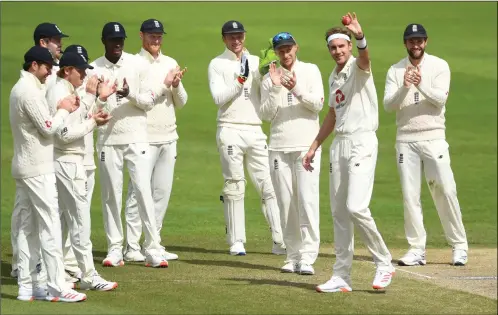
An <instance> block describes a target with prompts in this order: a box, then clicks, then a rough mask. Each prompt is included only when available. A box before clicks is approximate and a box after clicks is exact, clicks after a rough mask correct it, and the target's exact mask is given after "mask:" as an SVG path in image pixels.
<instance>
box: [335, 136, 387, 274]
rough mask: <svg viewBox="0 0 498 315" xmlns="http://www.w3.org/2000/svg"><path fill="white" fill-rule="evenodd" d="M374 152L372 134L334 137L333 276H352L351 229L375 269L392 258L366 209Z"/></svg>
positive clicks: (374, 161) (384, 264)
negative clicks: (375, 266)
mask: <svg viewBox="0 0 498 315" xmlns="http://www.w3.org/2000/svg"><path fill="white" fill-rule="evenodd" d="M377 148H378V142H377V136H376V135H375V133H374V132H371V133H362V134H356V135H352V136H348V137H346V136H341V135H336V136H335V138H334V141H333V142H332V145H331V147H330V206H331V208H332V217H333V219H334V245H335V254H336V261H335V264H334V275H336V276H340V277H349V276H350V274H351V266H352V263H353V252H354V235H353V232H354V227H356V228H357V229H358V232H359V233H360V236H361V238H362V240H363V242H364V243H365V245H366V246H367V248H368V250H369V252H370V254H371V255H372V256H373V260H374V262H375V264H376V265H377V268H386V269H387V268H389V267H390V266H391V260H392V257H391V254H390V253H389V250H388V249H387V247H386V244H385V243H384V240H383V239H382V236H381V235H380V233H379V231H378V230H377V226H376V225H375V221H374V219H373V218H372V214H371V213H370V209H369V204H370V199H371V198H372V191H373V185H374V176H375V166H376V163H377V150H378V149H377Z"/></svg>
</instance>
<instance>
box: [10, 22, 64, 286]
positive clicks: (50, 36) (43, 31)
mask: <svg viewBox="0 0 498 315" xmlns="http://www.w3.org/2000/svg"><path fill="white" fill-rule="evenodd" d="M64 37H69V36H68V35H66V34H64V33H62V31H61V30H60V28H59V27H58V26H57V25H56V24H53V23H41V24H39V25H38V26H36V28H35V30H34V32H33V40H34V44H35V46H40V47H43V48H47V49H48V50H49V52H50V54H51V55H52V58H53V59H54V64H56V65H53V66H52V70H51V74H50V75H49V76H48V78H47V80H46V81H45V83H43V88H45V89H46V88H47V85H49V84H50V83H51V82H53V81H55V78H56V77H57V75H56V72H57V71H58V70H59V66H58V64H59V59H60V57H61V51H62V38H64ZM16 209H18V208H14V210H16ZM18 220H19V217H18V213H12V221H11V234H10V235H11V244H12V271H11V273H10V275H11V276H12V277H14V278H17V273H18V270H17V257H18V250H17V235H18V226H19V222H18ZM41 266H42V264H40V267H41Z"/></svg>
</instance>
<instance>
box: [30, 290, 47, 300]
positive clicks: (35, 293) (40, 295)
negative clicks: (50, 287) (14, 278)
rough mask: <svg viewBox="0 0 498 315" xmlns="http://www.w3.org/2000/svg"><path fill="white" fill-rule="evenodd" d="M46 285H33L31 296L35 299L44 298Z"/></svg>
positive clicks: (45, 297)
mask: <svg viewBox="0 0 498 315" xmlns="http://www.w3.org/2000/svg"><path fill="white" fill-rule="evenodd" d="M47 295H48V292H47V287H46V286H35V287H34V288H33V297H34V298H35V300H43V301H44V300H46V299H47Z"/></svg>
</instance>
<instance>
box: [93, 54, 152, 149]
mask: <svg viewBox="0 0 498 315" xmlns="http://www.w3.org/2000/svg"><path fill="white" fill-rule="evenodd" d="M91 65H92V66H93V67H94V69H93V70H90V71H89V72H88V75H90V76H91V75H93V74H97V75H98V77H99V78H100V77H101V75H103V76H104V79H105V80H107V79H109V80H110V82H114V81H115V80H116V79H117V80H118V90H120V89H121V88H122V87H123V79H124V78H126V82H127V83H128V86H129V88H130V94H129V95H128V97H125V98H118V97H117V94H116V93H115V94H113V95H111V96H110V97H109V98H108V99H107V102H106V106H105V107H104V110H105V111H107V112H108V113H110V115H111V116H112V118H111V120H110V121H109V122H108V123H107V124H105V125H103V126H101V127H99V128H98V138H97V143H98V144H99V145H121V144H130V143H144V142H148V140H147V114H146V111H149V110H151V109H152V107H153V106H154V100H155V95H157V92H154V91H157V86H155V88H156V89H154V88H153V87H151V89H150V90H147V91H148V92H147V93H140V91H141V90H142V86H143V85H145V86H150V85H148V82H146V81H145V79H146V75H145V73H144V70H145V69H146V66H145V65H144V62H143V60H142V59H141V58H138V57H137V56H134V55H131V54H128V53H125V52H123V53H122V55H121V58H120V59H119V61H118V62H117V63H116V64H114V63H112V62H110V61H109V60H107V58H105V56H102V57H100V58H98V59H96V60H95V61H93V62H92V63H91Z"/></svg>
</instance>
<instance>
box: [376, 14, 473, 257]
mask: <svg viewBox="0 0 498 315" xmlns="http://www.w3.org/2000/svg"><path fill="white" fill-rule="evenodd" d="M403 40H404V44H405V47H406V50H407V52H408V56H407V57H405V58H403V59H402V60H400V61H399V62H398V63H396V64H394V65H392V66H391V67H390V68H389V71H388V72H387V78H386V86H385V92H384V108H385V110H386V111H388V112H391V111H395V112H396V125H397V134H396V160H397V165H398V172H399V175H400V180H401V190H402V192H403V205H404V220H405V234H406V238H407V240H408V243H409V245H410V249H409V250H408V252H407V253H406V254H405V255H404V256H403V257H402V258H401V259H399V261H398V263H399V264H400V265H402V266H415V265H425V264H426V258H425V245H426V241H427V234H426V232H425V229H424V222H423V214H422V207H421V202H420V190H421V185H422V179H421V178H422V171H424V172H425V178H426V181H427V184H428V186H429V190H430V192H431V195H432V199H433V200H434V204H435V205H436V209H437V212H438V214H439V218H440V220H441V223H442V225H443V229H444V233H445V235H446V239H447V240H448V243H449V244H450V245H451V246H452V248H453V260H452V264H453V265H456V266H463V265H465V264H466V263H467V251H468V242H467V236H466V233H465V228H464V226H463V222H462V213H461V210H460V204H459V202H458V197H457V189H456V183H455V178H454V176H453V171H452V169H451V165H450V153H449V145H448V143H447V142H446V134H445V129H446V126H445V116H444V114H445V112H446V101H447V99H448V92H449V89H450V77H451V74H450V68H449V66H448V63H447V62H446V61H445V60H443V59H441V58H438V57H436V56H433V55H429V54H428V53H426V52H425V47H426V46H427V32H426V30H425V28H424V27H423V26H422V25H421V24H409V25H408V26H407V27H406V29H405V32H404V34H403Z"/></svg>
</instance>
